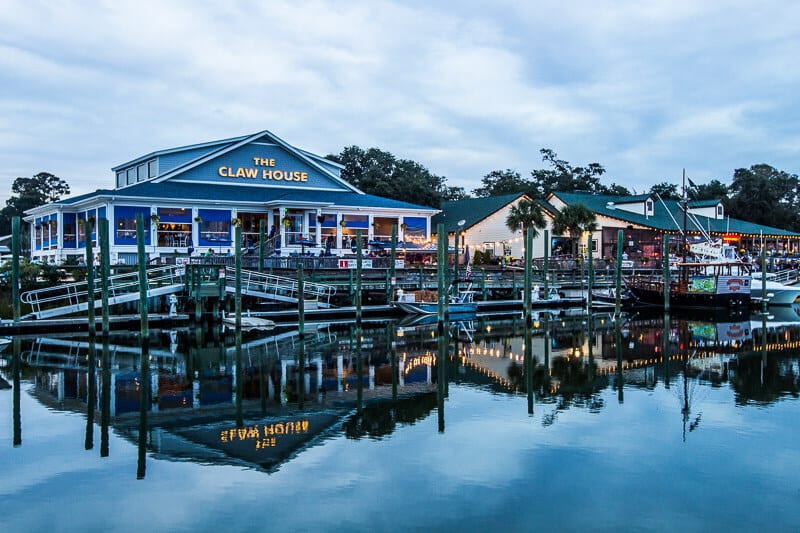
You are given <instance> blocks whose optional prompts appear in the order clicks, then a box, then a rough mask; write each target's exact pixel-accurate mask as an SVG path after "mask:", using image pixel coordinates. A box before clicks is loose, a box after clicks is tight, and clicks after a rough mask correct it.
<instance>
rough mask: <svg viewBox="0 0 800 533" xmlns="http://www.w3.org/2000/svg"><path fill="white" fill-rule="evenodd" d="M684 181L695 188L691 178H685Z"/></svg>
mask: <svg viewBox="0 0 800 533" xmlns="http://www.w3.org/2000/svg"><path fill="white" fill-rule="evenodd" d="M686 181H688V182H689V187H693V188H695V189H696V188H697V185H695V184H694V182H693V181H692V178H686Z"/></svg>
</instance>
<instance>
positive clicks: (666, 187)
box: [650, 181, 681, 200]
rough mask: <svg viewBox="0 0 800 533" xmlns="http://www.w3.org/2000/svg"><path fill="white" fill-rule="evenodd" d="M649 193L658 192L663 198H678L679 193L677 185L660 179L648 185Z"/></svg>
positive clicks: (679, 197) (679, 196)
mask: <svg viewBox="0 0 800 533" xmlns="http://www.w3.org/2000/svg"><path fill="white" fill-rule="evenodd" d="M650 194H658V195H659V196H661V198H663V199H664V200H680V199H681V194H680V193H679V192H678V186H677V185H675V184H674V183H669V182H667V181H662V182H661V183H656V184H655V185H653V186H652V187H650Z"/></svg>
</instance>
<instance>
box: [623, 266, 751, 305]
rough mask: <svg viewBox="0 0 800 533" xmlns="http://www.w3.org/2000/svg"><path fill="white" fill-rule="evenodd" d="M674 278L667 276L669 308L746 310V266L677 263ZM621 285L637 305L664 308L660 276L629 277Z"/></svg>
mask: <svg viewBox="0 0 800 533" xmlns="http://www.w3.org/2000/svg"><path fill="white" fill-rule="evenodd" d="M676 266H677V272H676V273H675V276H670V282H669V287H668V290H669V305H670V307H671V308H675V309H708V310H711V309H740V308H749V306H750V293H751V282H752V279H751V276H750V273H749V265H748V264H746V263H742V262H739V261H730V262H690V263H688V262H684V263H678V264H677V265H676ZM624 279H625V285H626V286H627V287H628V290H629V291H630V292H631V294H633V296H634V297H635V298H636V299H637V301H638V302H640V303H643V304H649V305H656V306H663V305H664V285H665V284H664V277H663V276H662V275H660V274H658V275H641V274H637V275H633V276H628V277H626V278H624Z"/></svg>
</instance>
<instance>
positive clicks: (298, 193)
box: [25, 130, 438, 264]
mask: <svg viewBox="0 0 800 533" xmlns="http://www.w3.org/2000/svg"><path fill="white" fill-rule="evenodd" d="M343 168H344V167H342V166H341V165H338V164H337V163H334V162H333V161H329V160H327V159H325V158H323V157H321V156H318V155H315V154H312V153H310V152H307V151H305V150H301V149H299V148H296V147H294V146H292V145H290V144H288V143H286V142H285V141H283V140H282V139H280V138H278V137H277V136H275V135H274V134H272V133H270V132H269V131H266V130H265V131H261V132H258V133H255V134H252V135H246V136H242V137H234V138H231V139H223V140H219V141H212V142H206V143H201V144H195V145H191V146H183V147H179V148H171V149H167V150H160V151H157V152H152V153H150V154H147V155H144V156H142V157H139V158H136V159H133V160H131V161H128V162H126V163H123V164H121V165H118V166H116V167H114V168H113V169H112V171H113V172H114V176H113V180H114V183H113V187H112V188H110V189H100V190H97V191H95V192H92V193H88V194H84V195H79V196H74V197H71V198H66V199H64V200H60V201H58V202H54V203H50V204H46V205H43V206H40V207H36V208H33V209H31V210H29V211H27V212H26V217H25V221H26V222H28V223H29V224H30V242H31V250H30V252H31V259H39V260H41V261H44V262H55V263H62V262H65V261H68V260H70V259H72V260H79V258H81V257H84V256H85V249H86V238H85V227H86V226H85V225H86V224H87V222H89V223H91V225H90V226H89V228H90V239H91V240H92V243H93V245H94V246H97V244H98V242H97V231H96V228H97V224H96V223H95V221H96V220H99V219H101V218H107V219H108V220H109V234H110V235H109V236H110V241H111V242H110V251H111V261H112V263H116V264H120V263H126V264H127V263H135V262H136V261H137V259H136V257H137V255H136V253H137V248H136V246H137V243H136V217H137V215H138V214H141V215H142V216H143V220H144V226H145V227H144V234H145V250H146V252H147V255H148V257H149V259H151V260H152V259H156V258H164V257H177V256H181V255H182V256H186V255H187V254H190V253H194V254H195V255H197V254H200V253H208V252H210V251H213V252H214V253H216V254H219V253H223V254H225V253H230V252H231V250H232V248H233V229H234V225H235V224H241V227H242V241H243V245H244V246H248V245H250V246H252V245H254V244H255V243H257V242H258V239H259V234H260V224H261V221H262V220H263V221H264V223H265V227H266V233H267V235H270V236H271V240H272V242H273V243H274V244H275V247H274V248H275V249H274V253H275V254H277V255H283V256H288V255H296V254H315V255H318V254H320V253H330V254H331V255H344V254H347V253H352V252H353V251H354V250H355V249H356V248H357V246H358V244H357V242H356V235H357V233H358V232H359V231H361V232H362V243H361V246H362V247H364V248H366V247H367V243H369V242H371V241H372V242H375V241H378V242H385V241H389V240H390V239H391V233H392V225H394V224H397V227H398V232H399V235H398V237H399V238H400V239H403V240H404V241H407V242H418V243H420V244H421V243H425V242H428V241H429V240H430V237H431V231H430V230H431V224H430V220H431V217H432V216H433V215H434V214H435V213H437V212H438V210H436V209H432V208H430V207H425V206H420V205H414V204H410V203H407V202H401V201H397V200H390V199H387V198H381V197H378V196H373V195H369V194H365V193H363V192H362V191H360V190H358V189H357V188H356V187H354V186H353V185H351V184H349V183H348V182H347V181H345V180H344V179H343V178H342V177H341V171H342V169H343Z"/></svg>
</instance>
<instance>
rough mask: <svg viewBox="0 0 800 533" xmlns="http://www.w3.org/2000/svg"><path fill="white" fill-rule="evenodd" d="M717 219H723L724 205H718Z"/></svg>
mask: <svg viewBox="0 0 800 533" xmlns="http://www.w3.org/2000/svg"><path fill="white" fill-rule="evenodd" d="M717 218H722V204H719V205H717Z"/></svg>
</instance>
